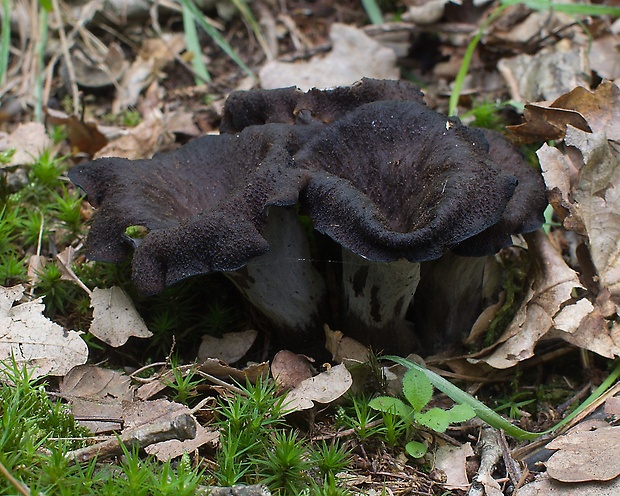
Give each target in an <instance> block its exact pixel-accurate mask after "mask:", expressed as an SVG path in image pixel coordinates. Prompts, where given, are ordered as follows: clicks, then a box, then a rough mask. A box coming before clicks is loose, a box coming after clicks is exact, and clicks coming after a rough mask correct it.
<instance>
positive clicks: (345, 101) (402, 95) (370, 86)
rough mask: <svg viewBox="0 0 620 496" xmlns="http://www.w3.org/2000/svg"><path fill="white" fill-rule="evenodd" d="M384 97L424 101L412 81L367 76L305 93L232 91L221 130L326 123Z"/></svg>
mask: <svg viewBox="0 0 620 496" xmlns="http://www.w3.org/2000/svg"><path fill="white" fill-rule="evenodd" d="M386 100H391V101H396V100H411V101H415V102H418V103H424V98H423V95H422V92H421V91H420V90H419V88H418V87H417V86H415V85H413V84H411V83H408V82H406V81H385V80H380V79H369V78H364V79H362V80H361V81H359V82H358V83H355V84H353V85H351V86H344V87H338V88H334V89H331V90H317V89H313V90H310V91H308V92H307V93H303V92H302V91H299V90H298V89H296V88H280V89H275V90H252V91H235V92H233V93H231V94H230V96H229V97H228V98H227V99H226V103H225V105H224V115H223V116H222V124H221V126H220V130H221V132H223V133H238V132H240V131H242V130H243V129H245V128H246V127H249V126H254V125H259V124H268V123H270V122H280V123H284V124H294V123H296V122H297V123H307V122H306V121H307V120H308V119H310V120H311V121H314V122H321V123H329V122H333V121H335V120H337V119H339V118H340V117H342V116H343V115H345V114H347V113H348V112H351V111H353V110H355V109H356V108H358V107H361V106H362V105H364V104H365V103H371V102H377V101H386ZM300 114H301V116H300ZM308 114H309V115H308ZM298 117H300V119H298ZM300 121H301V122H300Z"/></svg>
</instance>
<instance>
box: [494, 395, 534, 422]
mask: <svg viewBox="0 0 620 496" xmlns="http://www.w3.org/2000/svg"><path fill="white" fill-rule="evenodd" d="M531 396H532V393H531V392H529V391H521V392H519V393H515V394H513V395H512V396H510V397H509V398H507V399H506V400H504V401H502V402H501V403H500V404H499V405H498V406H496V407H495V411H496V412H503V411H506V412H507V413H508V416H509V417H510V418H511V419H519V418H521V416H522V415H523V409H524V408H525V407H526V406H528V405H531V404H532V403H535V402H536V398H532V397H531Z"/></svg>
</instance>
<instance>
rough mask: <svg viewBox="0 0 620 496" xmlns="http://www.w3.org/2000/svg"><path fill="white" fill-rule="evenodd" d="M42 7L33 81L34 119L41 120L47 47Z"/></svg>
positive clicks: (45, 18) (44, 17) (46, 20)
mask: <svg viewBox="0 0 620 496" xmlns="http://www.w3.org/2000/svg"><path fill="white" fill-rule="evenodd" d="M47 12H48V11H47V9H46V8H45V7H44V8H42V9H40V10H39V40H38V43H37V46H36V57H37V59H36V64H37V72H36V75H35V83H34V101H35V104H34V119H35V121H36V122H43V72H44V71H45V50H46V47H47V25H48V19H47V17H48V14H47Z"/></svg>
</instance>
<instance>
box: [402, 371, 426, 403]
mask: <svg viewBox="0 0 620 496" xmlns="http://www.w3.org/2000/svg"><path fill="white" fill-rule="evenodd" d="M403 393H404V394H405V398H407V401H408V402H409V404H410V405H411V406H412V407H413V409H414V410H415V411H416V412H420V411H422V408H424V407H425V406H426V405H428V402H429V401H430V400H431V398H432V397H433V385H432V384H431V381H430V380H429V379H428V377H426V375H424V372H420V371H419V370H415V369H410V370H408V371H407V373H406V374H405V376H404V377H403Z"/></svg>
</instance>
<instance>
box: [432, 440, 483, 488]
mask: <svg viewBox="0 0 620 496" xmlns="http://www.w3.org/2000/svg"><path fill="white" fill-rule="evenodd" d="M470 456H474V450H473V449H472V447H471V444H470V443H465V444H463V445H462V446H451V445H447V444H444V445H442V446H440V447H439V448H437V451H436V452H435V467H436V468H438V469H440V470H442V471H443V472H444V473H445V474H446V482H445V483H444V484H443V485H444V487H445V488H446V489H460V490H463V491H466V490H467V489H468V488H469V480H468V479H467V471H466V462H467V458H468V457H470Z"/></svg>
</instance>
